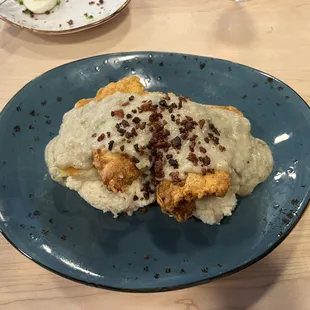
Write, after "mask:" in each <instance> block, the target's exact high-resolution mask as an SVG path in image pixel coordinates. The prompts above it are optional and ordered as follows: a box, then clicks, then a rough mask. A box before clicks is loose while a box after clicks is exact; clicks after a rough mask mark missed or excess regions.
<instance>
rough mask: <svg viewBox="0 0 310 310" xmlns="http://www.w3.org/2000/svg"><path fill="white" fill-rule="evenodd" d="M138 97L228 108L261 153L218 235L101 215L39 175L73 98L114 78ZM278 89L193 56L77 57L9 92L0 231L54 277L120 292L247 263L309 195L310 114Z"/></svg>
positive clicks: (162, 286)
mask: <svg viewBox="0 0 310 310" xmlns="http://www.w3.org/2000/svg"><path fill="white" fill-rule="evenodd" d="M131 74H135V75H138V76H140V77H141V79H142V81H143V82H144V84H145V85H146V87H147V89H148V90H152V91H155V90H159V91H163V92H166V91H171V92H174V93H176V94H183V95H185V96H189V97H191V98H193V100H195V101H198V102H204V103H209V104H217V105H233V106H236V107H237V108H238V109H239V110H241V111H242V112H244V114H245V116H246V117H247V118H249V119H250V121H251V123H252V133H253V135H254V136H256V137H259V138H261V139H263V140H265V141H266V142H267V143H268V144H269V145H270V147H271V149H272V152H273V155H274V159H275V165H274V170H273V172H272V174H271V176H270V177H269V178H268V180H267V181H266V182H265V183H264V184H261V185H260V186H258V187H257V188H256V189H255V191H254V193H253V194H252V195H251V196H249V197H246V198H240V199H239V202H238V207H237V209H236V211H235V212H234V214H233V216H232V217H231V218H227V219H225V220H224V221H223V222H222V225H220V226H208V225H204V224H203V223H202V222H200V221H197V220H195V219H193V218H192V219H190V220H188V221H187V222H186V223H182V224H179V223H177V222H176V221H175V220H174V219H173V218H169V217H168V216H166V215H163V214H162V213H161V211H160V208H159V207H158V206H154V207H152V208H149V209H148V212H147V213H146V214H142V213H140V212H137V213H135V214H134V216H132V217H126V216H120V217H119V219H117V220H115V219H113V217H112V216H111V214H103V213H102V212H101V211H98V210H96V209H94V208H92V207H90V206H89V205H88V204H87V203H86V202H85V201H84V200H83V199H82V198H80V197H79V195H78V194H77V193H76V192H73V191H70V190H68V189H66V188H64V187H62V186H60V185H58V184H56V183H55V182H53V181H52V180H51V179H50V177H49V176H48V173H47V169H46V166H45V163H44V148H45V146H46V144H47V143H48V141H49V140H50V139H51V138H52V137H54V136H55V135H56V134H57V132H58V129H59V126H60V123H61V119H62V116H63V114H64V113H65V112H66V111H68V110H70V109H71V108H72V107H73V105H74V103H75V102H76V101H78V100H79V99H80V98H88V97H93V96H94V95H95V93H96V91H97V89H98V88H100V87H102V86H103V85H106V84H107V83H109V82H111V81H117V80H119V79H121V78H122V77H124V76H127V75H131ZM309 112H310V111H309V107H308V106H307V105H306V103H305V102H304V101H303V100H302V99H301V98H300V97H299V96H298V95H297V94H296V93H295V92H294V91H293V90H292V89H291V88H289V87H288V86H287V85H285V84H284V83H282V82H280V81H279V80H277V79H275V78H273V77H271V76H269V75H267V74H265V73H262V72H260V71H257V70H255V69H252V68H249V67H245V66H243V65H240V64H235V63H232V62H229V61H224V60H219V59H213V58H207V57H198V56H193V55H181V54H169V53H157V52H143V53H122V54H111V55H104V56H98V57H92V58H88V59H83V60H80V61H77V62H73V63H70V64H67V65H64V66H61V67H58V68H56V69H53V70H51V71H49V72H47V73H45V74H43V75H42V76H40V77H38V78H37V79H35V80H34V81H31V82H30V83H29V84H27V85H26V86H25V87H24V88H23V89H22V90H21V91H19V92H18V93H17V94H16V95H15V96H14V98H13V99H11V101H10V102H9V104H8V105H7V106H6V107H5V109H4V110H3V112H2V113H1V116H0V133H1V135H0V145H1V148H0V176H1V177H0V197H1V198H0V228H1V230H2V233H3V234H4V236H5V237H6V238H7V239H8V240H9V241H10V242H11V243H12V244H13V245H14V246H15V247H16V248H17V249H18V250H20V251H21V252H22V253H24V254H25V255H26V256H27V257H30V258H31V259H32V260H34V261H35V262H37V263H39V264H40V265H42V266H44V267H46V268H48V269H49V270H52V271H54V272H56V273H58V274H60V275H63V276H65V277H68V278H70V279H73V280H77V281H81V282H84V283H87V284H91V285H95V286H99V287H105V288H112V289H118V290H124V291H161V290H170V289H176V288H181V287H187V286H191V285H195V284H199V283H204V282H207V281H210V280H213V279H216V278H219V277H222V276H225V275H228V274H232V273H234V272H236V271H238V270H241V269H243V268H244V267H246V266H249V265H250V264H252V263H254V262H256V261H257V260H259V259H260V258H262V257H263V256H265V255H266V254H267V253H269V252H270V251H271V250H273V249H274V248H275V247H276V246H277V245H278V244H279V243H280V242H281V241H283V239H284V238H285V237H286V236H287V235H288V233H289V232H290V231H291V229H292V228H293V227H294V226H295V224H296V223H297V221H298V220H299V219H300V217H301V215H302V213H303V212H304V211H305V209H306V205H307V202H308V200H309V196H310V195H309V193H310V186H309V184H310V166H309V162H310V161H309V151H310V139H309V132H310V113H309Z"/></svg>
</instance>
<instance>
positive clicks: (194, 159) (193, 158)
mask: <svg viewBox="0 0 310 310" xmlns="http://www.w3.org/2000/svg"><path fill="white" fill-rule="evenodd" d="M187 159H188V160H189V161H191V162H192V163H193V164H194V166H197V165H198V158H197V156H196V155H195V154H194V153H192V152H191V153H189V154H188V156H187Z"/></svg>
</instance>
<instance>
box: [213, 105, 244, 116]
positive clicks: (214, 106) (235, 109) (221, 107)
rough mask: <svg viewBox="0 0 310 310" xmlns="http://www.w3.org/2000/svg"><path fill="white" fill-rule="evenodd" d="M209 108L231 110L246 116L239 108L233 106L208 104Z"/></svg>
mask: <svg viewBox="0 0 310 310" xmlns="http://www.w3.org/2000/svg"><path fill="white" fill-rule="evenodd" d="M208 107H209V108H214V109H223V110H228V111H231V112H235V113H237V114H238V115H240V116H244V115H243V113H242V112H240V111H239V110H238V109H237V108H235V107H232V106H219V105H208Z"/></svg>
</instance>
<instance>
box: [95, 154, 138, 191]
mask: <svg viewBox="0 0 310 310" xmlns="http://www.w3.org/2000/svg"><path fill="white" fill-rule="evenodd" d="M93 164H94V166H95V168H96V169H97V170H98V172H99V174H100V176H101V178H102V181H103V183H104V184H105V185H106V186H107V188H108V189H109V190H110V191H112V192H115V193H116V192H123V191H124V190H125V187H126V186H128V185H131V184H132V182H133V181H134V180H136V179H137V178H138V177H139V176H140V171H139V169H138V168H137V167H136V165H135V164H134V162H133V161H131V159H130V158H129V157H128V156H126V155H123V154H119V153H112V152H110V151H108V150H100V149H97V150H93Z"/></svg>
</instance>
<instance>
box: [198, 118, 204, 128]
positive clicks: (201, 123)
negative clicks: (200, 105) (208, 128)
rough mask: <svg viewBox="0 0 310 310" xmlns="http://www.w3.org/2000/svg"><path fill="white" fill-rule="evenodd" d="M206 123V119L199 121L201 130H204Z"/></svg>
mask: <svg viewBox="0 0 310 310" xmlns="http://www.w3.org/2000/svg"><path fill="white" fill-rule="evenodd" d="M205 122H206V121H205V120H204V119H201V120H199V121H198V124H199V128H200V129H202V128H203V126H204V125H205Z"/></svg>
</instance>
